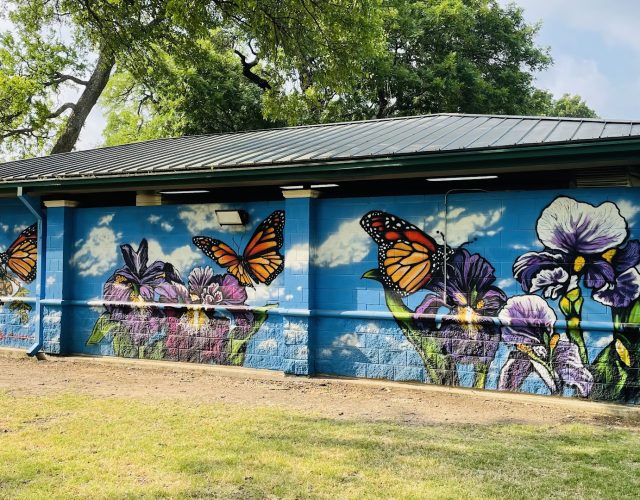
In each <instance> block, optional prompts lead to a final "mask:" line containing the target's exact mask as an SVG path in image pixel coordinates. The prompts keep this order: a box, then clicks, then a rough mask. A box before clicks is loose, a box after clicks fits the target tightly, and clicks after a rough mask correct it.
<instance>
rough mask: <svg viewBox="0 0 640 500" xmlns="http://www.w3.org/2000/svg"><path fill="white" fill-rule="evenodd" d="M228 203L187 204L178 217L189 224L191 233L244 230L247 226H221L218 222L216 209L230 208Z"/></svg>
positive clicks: (188, 227)
mask: <svg viewBox="0 0 640 500" xmlns="http://www.w3.org/2000/svg"><path fill="white" fill-rule="evenodd" d="M230 208H233V207H230V206H228V205H223V204H220V203H213V204H209V205H187V206H185V208H183V209H182V210H180V211H179V212H178V217H180V219H181V220H182V221H183V222H184V223H185V224H186V225H187V229H188V230H189V232H190V233H191V234H199V233H201V232H203V231H226V232H243V231H246V227H245V226H221V225H220V224H218V218H217V217H216V210H229V209H230Z"/></svg>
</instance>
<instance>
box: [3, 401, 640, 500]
mask: <svg viewBox="0 0 640 500" xmlns="http://www.w3.org/2000/svg"><path fill="white" fill-rule="evenodd" d="M1 415H9V416H8V417H6V418H5V417H2V416H1ZM0 428H6V429H9V432H7V433H4V434H0V496H1V497H5V496H8V497H11V496H24V497H34V496H48V495H53V496H65V497H74V496H75V497H79V496H96V497H122V496H136V497H138V496H150V497H156V496H171V497H206V496H221V497H242V498H254V497H255V498H258V497H265V496H268V495H276V496H280V497H288V498H300V497H305V498H306V497H336V496H337V497H340V498H361V497H416V498H417V497H424V496H425V495H428V496H430V497H439V498H440V497H442V498H447V497H449V498H454V497H455V498H460V497H506V496H509V497H516V498H524V497H531V496H535V497H547V496H553V497H576V496H577V497H617V498H624V497H629V496H632V494H633V492H636V491H638V488H639V487H640V453H638V450H639V449H640V436H639V435H638V433H636V432H633V431H632V430H628V429H622V428H612V427H609V428H607V427H599V426H594V425H587V424H576V425H571V424H561V423H559V424H557V425H554V426H548V425H547V426H531V425H518V424H513V423H505V424H492V425H484V426H483V425H432V426H411V427H405V426H401V425H398V424H397V423H386V422H355V421H345V420H333V419H329V418H319V417H315V416H313V415H304V414H301V413H297V412H293V411H282V410H272V409H255V408H246V407H242V406H232V405H220V404H189V403H187V402H175V401H163V402H157V403H154V402H151V403H142V402H139V401H133V400H125V399H92V398H89V397H78V396H59V397H52V398H39V399H36V398H11V397H8V396H1V395H0Z"/></svg>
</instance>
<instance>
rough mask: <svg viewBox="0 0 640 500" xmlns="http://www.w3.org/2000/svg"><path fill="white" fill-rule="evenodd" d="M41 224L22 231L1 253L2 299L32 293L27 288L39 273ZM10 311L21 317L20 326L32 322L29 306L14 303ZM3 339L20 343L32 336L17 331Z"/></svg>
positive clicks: (14, 301) (9, 333) (4, 336)
mask: <svg viewBox="0 0 640 500" xmlns="http://www.w3.org/2000/svg"><path fill="white" fill-rule="evenodd" d="M37 260H38V225H37V224H32V225H30V226H28V227H26V228H25V229H23V230H22V231H21V232H20V234H19V235H18V237H17V238H16V239H15V240H14V241H13V242H12V243H11V244H10V245H9V247H8V248H7V249H6V250H5V251H3V252H0V297H14V298H18V297H26V296H28V295H29V290H27V288H25V287H24V285H26V284H29V283H31V282H33V280H34V279H35V277H36V274H37ZM8 307H9V310H10V311H11V312H12V313H13V314H15V315H16V316H17V318H18V322H19V324H20V325H26V324H28V323H29V313H30V312H31V310H32V307H31V305H30V304H27V303H26V302H22V301H21V300H13V301H11V302H10V304H9V306H8ZM2 338H3V339H9V340H11V339H15V340H19V341H24V340H29V339H31V338H32V337H31V335H25V334H24V333H18V332H4V333H3V334H2Z"/></svg>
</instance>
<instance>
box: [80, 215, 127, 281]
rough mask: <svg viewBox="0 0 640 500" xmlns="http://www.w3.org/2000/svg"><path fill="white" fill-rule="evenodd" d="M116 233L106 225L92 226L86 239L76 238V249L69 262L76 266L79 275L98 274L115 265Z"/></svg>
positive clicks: (116, 251)
mask: <svg viewBox="0 0 640 500" xmlns="http://www.w3.org/2000/svg"><path fill="white" fill-rule="evenodd" d="M121 237H122V234H120V233H118V234H116V233H115V232H114V231H113V230H112V229H111V228H109V227H106V226H99V227H94V228H93V229H92V230H91V232H90V233H89V236H87V239H86V240H78V241H77V242H76V247H78V250H76V252H75V253H74V254H73V256H72V257H71V260H70V262H71V264H72V265H73V266H75V267H77V268H78V274H80V276H100V275H101V274H104V273H105V272H107V271H108V270H109V269H111V268H112V267H114V266H115V264H116V262H117V260H118V240H119V239H120V238H121Z"/></svg>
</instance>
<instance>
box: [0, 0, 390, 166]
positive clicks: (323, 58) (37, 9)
mask: <svg viewBox="0 0 640 500" xmlns="http://www.w3.org/2000/svg"><path fill="white" fill-rule="evenodd" d="M380 1H381V0H360V1H357V2H355V1H352V0H332V1H331V2H318V1H316V0H242V1H239V2H228V1H226V0H127V1H122V0H92V1H91V2H88V1H79V0H55V1H54V0H8V2H7V3H6V5H7V7H6V12H7V14H6V15H7V17H8V18H9V20H10V22H11V23H12V25H13V27H14V29H13V30H12V31H11V32H7V33H4V34H3V36H2V38H0V102H2V104H3V109H2V114H0V147H1V148H2V150H3V151H4V152H5V153H9V154H14V155H26V154H34V153H39V152H42V151H45V150H47V149H50V150H51V151H52V152H62V151H69V150H71V149H72V148H73V146H74V145H75V142H76V140H77V138H78V135H79V133H80V130H81V128H82V126H83V125H84V123H85V120H86V118H87V116H88V114H89V112H90V111H91V109H92V108H93V107H94V105H95V104H96V102H97V99H98V98H99V97H100V96H101V95H102V93H103V90H104V89H105V87H106V85H107V83H108V82H109V79H110V78H111V75H112V73H113V69H114V67H115V68H117V70H118V71H119V72H127V73H128V74H129V75H130V77H131V78H133V79H134V81H136V82H138V83H140V82H141V83H142V84H143V85H145V84H146V83H147V82H148V80H149V79H152V78H153V77H154V71H155V68H154V63H156V62H158V61H159V60H162V58H163V57H164V56H165V55H166V54H168V55H169V56H170V57H171V58H173V60H174V61H185V60H188V59H187V58H188V57H190V56H191V55H192V52H193V50H194V44H195V42H194V41H197V40H199V39H202V38H205V39H206V38H207V37H208V36H209V32H210V30H212V29H214V30H215V29H219V30H223V31H224V32H225V33H226V35H227V36H228V37H229V39H230V40H231V41H232V44H233V46H234V47H235V49H236V50H237V51H238V54H239V56H238V60H239V61H240V64H241V66H240V70H241V72H242V74H244V76H245V78H247V80H248V81H252V82H254V83H257V84H258V87H259V88H260V85H262V88H265V89H268V88H269V87H270V86H271V85H272V84H269V83H267V82H266V80H264V79H262V78H260V77H259V75H257V74H256V73H255V72H254V71H252V69H253V68H254V67H255V66H256V65H257V61H269V67H270V68H271V71H272V73H273V74H274V75H278V78H279V79H280V80H275V79H274V82H276V83H278V82H279V81H284V80H285V79H287V78H289V77H290V75H292V74H294V73H295V71H296V68H297V67H299V64H300V63H299V61H301V60H313V62H314V65H315V66H316V67H317V77H318V81H319V82H323V84H326V85H331V86H340V84H341V83H340V82H341V81H342V80H348V79H352V80H353V79H356V78H357V74H358V71H357V66H358V64H357V61H359V60H361V59H362V58H363V57H364V54H370V53H375V52H376V50H377V45H376V44H377V43H378V42H379V40H380V39H381V37H380V35H379V32H380V27H381V22H380V16H381V14H380V12H381V10H380ZM248 47H251V50H252V51H253V52H254V53H255V54H254V55H253V57H252V58H251V59H254V58H255V60H251V61H250V60H249V58H248V57H247V56H248V53H247V52H246V50H245V49H246V48H248ZM240 56H242V57H240ZM221 64H222V63H221ZM229 69H230V68H229ZM236 69H237V68H236ZM163 74H166V72H164V71H163V72H161V79H162V78H163ZM78 94H79V95H78ZM68 96H72V97H71V98H69V100H68V101H67V99H65V97H66V98H68Z"/></svg>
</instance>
